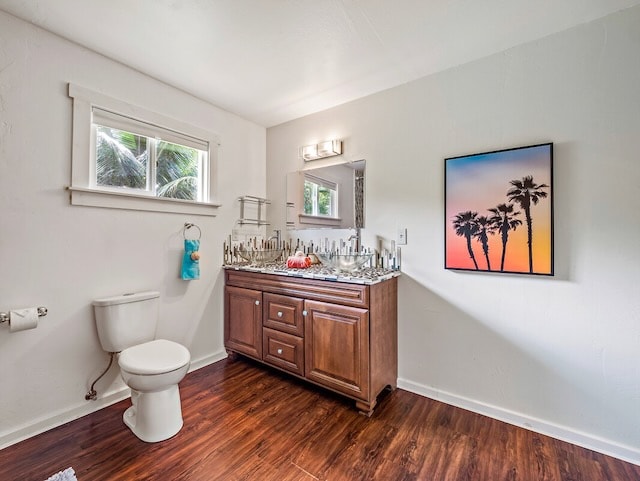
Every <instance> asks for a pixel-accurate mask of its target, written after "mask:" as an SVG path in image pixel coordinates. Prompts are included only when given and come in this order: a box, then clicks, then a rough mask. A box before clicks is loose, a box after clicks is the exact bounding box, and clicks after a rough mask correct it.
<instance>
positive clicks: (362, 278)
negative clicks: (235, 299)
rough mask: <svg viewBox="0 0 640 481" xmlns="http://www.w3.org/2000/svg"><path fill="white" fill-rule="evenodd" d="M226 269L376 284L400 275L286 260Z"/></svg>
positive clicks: (234, 266)
mask: <svg viewBox="0 0 640 481" xmlns="http://www.w3.org/2000/svg"><path fill="white" fill-rule="evenodd" d="M222 267H223V268H224V269H234V270H237V271H247V272H261V273H263V274H276V275H279V276H289V277H302V278H305V279H320V280H325V281H337V282H349V283H352V284H376V283H378V282H382V281H386V280H387V279H391V278H392V277H398V276H400V271H399V270H392V269H382V268H377V267H365V268H363V269H360V270H357V271H354V272H352V273H346V272H339V271H337V270H335V269H332V268H330V267H325V266H323V265H314V266H311V267H309V268H307V269H290V268H288V267H287V265H286V264H285V263H284V262H276V263H272V264H266V265H252V264H249V263H242V264H240V263H238V264H225V265H223V266H222Z"/></svg>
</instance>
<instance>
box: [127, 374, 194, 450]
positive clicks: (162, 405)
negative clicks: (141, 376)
mask: <svg viewBox="0 0 640 481" xmlns="http://www.w3.org/2000/svg"><path fill="white" fill-rule="evenodd" d="M131 403H132V405H131V407H129V408H128V409H127V410H126V411H125V412H124V414H123V416H122V420H123V421H124V423H125V424H126V425H127V426H128V427H129V429H131V431H132V432H133V434H135V435H136V436H137V437H138V438H139V439H141V440H142V441H144V442H147V443H157V442H159V441H164V440H165V439H169V438H171V437H173V436H175V435H176V434H178V432H179V431H180V429H182V424H183V421H182V406H181V405H180V391H179V390H178V385H177V384H176V385H173V386H170V387H169V388H167V389H164V390H162V391H154V392H138V391H136V390H134V389H132V390H131Z"/></svg>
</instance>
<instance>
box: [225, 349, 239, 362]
mask: <svg viewBox="0 0 640 481" xmlns="http://www.w3.org/2000/svg"><path fill="white" fill-rule="evenodd" d="M227 359H229V361H231V362H234V361H236V360H237V359H238V354H236V353H235V352H234V351H229V350H228V349H227Z"/></svg>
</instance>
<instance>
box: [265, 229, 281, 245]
mask: <svg viewBox="0 0 640 481" xmlns="http://www.w3.org/2000/svg"><path fill="white" fill-rule="evenodd" d="M273 232H275V233H276V234H275V235H272V236H271V237H269V238H268V239H267V242H269V241H272V240H273V239H275V240H276V242H277V244H276V249H280V230H279V229H274V231H273Z"/></svg>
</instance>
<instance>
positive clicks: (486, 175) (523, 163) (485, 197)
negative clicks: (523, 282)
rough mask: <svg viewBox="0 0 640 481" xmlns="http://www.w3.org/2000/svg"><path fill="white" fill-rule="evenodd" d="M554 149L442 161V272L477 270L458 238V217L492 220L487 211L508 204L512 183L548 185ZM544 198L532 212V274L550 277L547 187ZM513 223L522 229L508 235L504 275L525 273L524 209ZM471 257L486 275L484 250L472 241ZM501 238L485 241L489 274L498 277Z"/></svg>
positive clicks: (544, 147) (464, 243)
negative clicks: (528, 178)
mask: <svg viewBox="0 0 640 481" xmlns="http://www.w3.org/2000/svg"><path fill="white" fill-rule="evenodd" d="M551 157H552V144H544V145H540V146H534V147H526V148H521V149H514V150H507V151H501V152H493V153H487V154H475V155H469V156H465V157H457V158H451V159H447V160H446V204H445V205H446V213H445V215H446V221H445V222H446V225H445V236H446V239H445V240H446V265H445V267H446V268H449V269H472V270H475V266H474V264H473V261H472V260H471V258H470V255H469V251H468V249H467V241H466V239H465V237H464V236H458V235H456V233H455V229H454V227H453V220H454V219H455V217H456V215H457V214H459V213H461V212H465V211H472V212H477V213H478V216H487V217H490V216H491V213H490V212H489V211H488V209H489V208H493V207H496V206H497V205H498V204H508V203H509V201H508V198H507V191H509V189H511V187H512V186H511V184H510V181H511V180H522V178H523V177H525V176H527V175H531V176H533V182H535V183H536V184H538V185H540V184H547V185H548V186H552V183H551ZM544 191H545V192H547V197H546V198H544V199H540V201H539V202H538V204H537V205H533V204H532V206H531V217H532V226H533V271H534V273H535V274H551V273H552V265H551V264H552V255H551V250H552V237H553V236H552V225H551V222H552V216H551V212H552V210H551V208H552V207H551V206H552V202H551V193H552V192H551V187H548V188H545V189H544ZM514 211H520V215H519V216H517V219H519V220H521V221H522V225H520V226H518V227H517V229H516V230H510V231H509V238H508V241H507V249H506V255H505V265H504V271H505V272H522V273H528V272H529V254H528V248H527V225H526V220H525V214H524V211H523V209H522V207H521V206H520V205H519V204H518V203H515V204H514ZM471 245H472V248H473V253H474V256H475V258H476V262H477V263H478V268H479V270H484V271H487V270H489V269H488V268H487V261H486V258H485V255H484V252H483V249H482V244H481V243H480V242H479V241H478V240H477V239H475V238H474V239H472V241H471ZM501 255H502V238H501V235H500V233H499V232H497V233H496V234H494V235H489V262H490V265H491V271H500V259H501Z"/></svg>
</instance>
